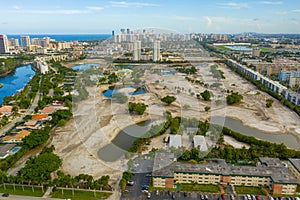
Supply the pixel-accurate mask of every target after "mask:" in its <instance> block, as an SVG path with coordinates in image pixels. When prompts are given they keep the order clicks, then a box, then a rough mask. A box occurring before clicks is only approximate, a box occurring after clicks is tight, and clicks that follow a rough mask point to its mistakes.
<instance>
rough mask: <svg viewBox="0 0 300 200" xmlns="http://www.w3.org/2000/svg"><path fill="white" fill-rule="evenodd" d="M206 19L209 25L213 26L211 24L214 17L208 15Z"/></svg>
mask: <svg viewBox="0 0 300 200" xmlns="http://www.w3.org/2000/svg"><path fill="white" fill-rule="evenodd" d="M204 19H205V20H206V21H207V26H208V27H209V26H211V24H212V19H211V18H210V17H208V16H205V17H204Z"/></svg>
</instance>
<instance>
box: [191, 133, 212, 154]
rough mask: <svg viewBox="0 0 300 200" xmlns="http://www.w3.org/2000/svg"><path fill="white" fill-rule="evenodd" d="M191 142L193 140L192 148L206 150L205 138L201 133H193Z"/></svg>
mask: <svg viewBox="0 0 300 200" xmlns="http://www.w3.org/2000/svg"><path fill="white" fill-rule="evenodd" d="M193 142H194V148H199V150H200V151H207V150H208V148H207V144H206V140H205V137H204V136H203V135H195V136H194V140H193Z"/></svg>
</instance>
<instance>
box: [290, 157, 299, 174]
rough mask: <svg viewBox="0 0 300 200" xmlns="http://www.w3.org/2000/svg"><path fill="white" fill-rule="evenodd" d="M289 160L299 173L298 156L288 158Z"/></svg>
mask: <svg viewBox="0 0 300 200" xmlns="http://www.w3.org/2000/svg"><path fill="white" fill-rule="evenodd" d="M289 162H290V163H291V164H292V165H293V166H294V167H295V168H296V169H297V170H298V172H299V173H300V159H299V158H289Z"/></svg>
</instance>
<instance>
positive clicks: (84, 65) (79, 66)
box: [72, 63, 100, 70]
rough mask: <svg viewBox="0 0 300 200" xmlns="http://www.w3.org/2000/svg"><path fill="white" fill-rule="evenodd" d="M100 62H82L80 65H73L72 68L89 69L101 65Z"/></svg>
mask: <svg viewBox="0 0 300 200" xmlns="http://www.w3.org/2000/svg"><path fill="white" fill-rule="evenodd" d="M99 66H100V65H99V64H95V63H92V64H91V63H90V64H80V65H76V66H73V67H72V69H74V70H87V69H90V68H91V67H99Z"/></svg>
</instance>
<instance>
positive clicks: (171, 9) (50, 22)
mask: <svg viewBox="0 0 300 200" xmlns="http://www.w3.org/2000/svg"><path fill="white" fill-rule="evenodd" d="M120 28H130V29H142V28H159V29H166V30H171V31H175V32H179V33H191V32H195V33H242V32H257V33H300V0H251V1H249V0H248V1H240V0H235V1H227V0H180V1H177V0H124V1H123V0H120V1H118V0H111V1H110V0H9V1H7V0H0V33H2V34H22V33H28V34H29V33H30V34H43V33H62V34H68V33H97V34H99V33H103V34H105V33H108V34H110V33H111V31H112V30H115V31H116V32H118V31H119V30H120Z"/></svg>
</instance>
